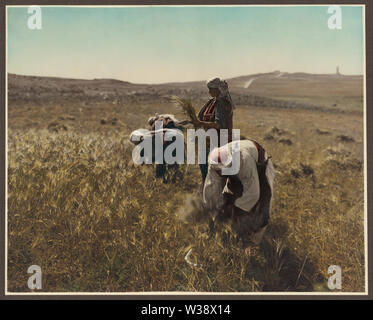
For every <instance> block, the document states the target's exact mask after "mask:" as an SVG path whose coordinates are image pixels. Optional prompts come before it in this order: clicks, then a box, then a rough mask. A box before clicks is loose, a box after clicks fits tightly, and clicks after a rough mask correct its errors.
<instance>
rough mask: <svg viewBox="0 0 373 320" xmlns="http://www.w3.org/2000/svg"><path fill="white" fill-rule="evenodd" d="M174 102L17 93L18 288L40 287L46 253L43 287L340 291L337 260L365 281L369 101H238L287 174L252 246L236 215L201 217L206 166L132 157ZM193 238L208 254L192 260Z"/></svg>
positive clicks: (345, 279)
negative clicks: (36, 274) (169, 169)
mask: <svg viewBox="0 0 373 320" xmlns="http://www.w3.org/2000/svg"><path fill="white" fill-rule="evenodd" d="M171 108H172V107H171V106H170V105H154V104H151V103H149V104H146V103H145V104H141V105H140V104H136V103H133V104H128V105H115V106H113V105H109V104H106V103H105V102H102V103H101V104H97V105H95V106H90V105H88V106H82V105H78V104H76V105H74V104H71V105H69V106H66V105H65V106H62V105H61V104H58V103H55V104H49V105H43V106H40V105H37V104H22V103H13V104H11V105H10V106H9V110H8V117H9V123H8V125H9V129H8V213H7V219H8V270H7V272H8V283H7V284H8V290H9V291H11V292H28V291H29V289H28V288H27V279H28V277H29V276H30V275H29V274H27V268H28V267H29V266H30V265H34V264H36V265H39V266H40V267H41V269H42V272H43V287H42V290H41V291H43V292H145V291H146V292H149V291H183V292H201V291H203V292H262V291H328V290H329V289H328V287H327V278H328V276H329V275H328V273H327V270H328V267H329V266H330V265H339V266H341V268H342V286H343V288H342V291H349V292H350V291H364V283H365V274H364V252H365V251H364V250H365V248H364V210H363V209H364V184H363V181H364V165H363V160H362V159H363V118H362V114H355V113H353V114H349V113H325V112H319V111H311V110H295V109H294V110H289V109H276V108H271V107H268V108H260V107H254V106H247V105H238V107H237V109H236V110H235V113H234V124H235V128H239V129H241V133H242V134H243V135H245V136H247V137H249V138H253V139H255V140H257V141H259V142H260V143H262V144H263V146H264V147H265V148H266V150H267V151H268V152H269V153H270V154H271V155H272V157H273V162H274V164H275V168H276V173H277V176H276V181H275V194H274V203H273V210H272V213H271V221H270V227H269V229H268V231H267V233H266V236H265V239H264V240H263V242H262V244H261V246H260V250H259V252H258V255H257V256H253V257H247V256H245V255H244V254H243V251H242V249H241V248H240V247H239V246H237V244H236V242H235V237H234V234H232V232H231V231H230V228H229V226H224V225H221V226H219V228H218V232H217V233H216V234H215V235H214V236H210V234H209V232H208V224H207V221H206V219H203V217H202V219H201V218H200V217H201V215H203V213H201V212H199V211H201V209H200V203H199V195H200V190H201V177H200V172H199V168H198V165H188V166H187V165H185V166H181V167H180V169H179V171H180V172H179V175H178V178H177V179H176V182H175V183H168V184H164V183H162V181H161V180H157V179H156V178H155V174H154V167H153V166H152V165H144V166H136V165H134V164H133V163H132V160H131V153H132V145H131V144H130V143H129V142H128V135H129V133H130V132H131V130H133V129H136V128H138V127H141V126H142V127H143V126H144V124H145V121H146V119H147V118H148V117H149V116H150V115H152V114H154V112H156V111H157V112H164V111H167V112H170V111H172V113H176V114H177V112H178V111H175V110H173V109H171ZM177 115H178V114H177ZM179 116H180V114H179ZM114 118H115V119H117V120H116V121H115V123H114V122H113V123H111V122H110V121H111V120H110V119H114ZM102 119H106V120H108V121H107V122H105V123H103V122H100V121H101V120H102ZM53 122H56V123H57V124H59V125H64V126H65V128H63V127H58V129H56V130H51V128H52V129H53V126H52V127H49V130H48V126H49V125H50V124H51V123H53ZM54 127H56V125H54ZM343 137H344V138H343ZM346 137H347V138H346ZM349 137H350V138H351V137H353V139H352V138H351V139H350V140H349V139H348V138H349ZM289 141H290V142H289ZM181 177H182V178H181ZM186 212H189V213H190V212H194V213H198V214H196V215H195V217H194V216H193V215H192V217H191V218H189V219H187V220H185V221H184V220H182V219H180V216H182V215H183V214H184V213H186ZM190 248H193V250H192V253H191V256H190V259H191V260H192V261H193V262H196V263H198V264H199V265H201V266H200V267H193V266H191V265H189V264H187V263H186V262H185V260H184V257H185V254H186V253H187V252H188V250H189V249H190Z"/></svg>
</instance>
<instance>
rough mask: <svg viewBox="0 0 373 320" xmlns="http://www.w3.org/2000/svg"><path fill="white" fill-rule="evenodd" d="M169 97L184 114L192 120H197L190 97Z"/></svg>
mask: <svg viewBox="0 0 373 320" xmlns="http://www.w3.org/2000/svg"><path fill="white" fill-rule="evenodd" d="M170 99H171V101H172V102H173V103H174V105H175V106H176V107H178V108H181V110H182V111H183V112H184V114H185V115H186V116H187V117H189V118H190V120H191V121H192V122H193V121H196V120H197V115H196V110H195V109H194V107H193V105H192V100H191V99H190V97H187V98H180V97H178V96H171V97H170Z"/></svg>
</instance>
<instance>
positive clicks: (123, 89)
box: [8, 71, 364, 112]
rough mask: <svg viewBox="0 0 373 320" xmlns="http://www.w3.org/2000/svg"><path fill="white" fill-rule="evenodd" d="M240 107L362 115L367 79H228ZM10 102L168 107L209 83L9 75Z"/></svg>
mask: <svg viewBox="0 0 373 320" xmlns="http://www.w3.org/2000/svg"><path fill="white" fill-rule="evenodd" d="M227 82H228V84H229V87H230V92H231V95H232V98H233V100H234V101H235V103H236V105H238V106H247V105H251V106H258V107H266V106H268V107H278V108H303V109H312V110H323V111H332V112H335V111H338V112H341V111H342V112H362V110H363V88H364V86H363V76H345V75H336V74H329V75H328V74H307V73H301V72H298V73H287V72H280V71H274V72H269V73H259V74H253V75H244V76H239V77H234V78H231V79H227ZM8 89H9V90H8V98H9V102H10V106H11V105H12V102H14V101H19V100H22V101H24V102H26V103H50V102H58V101H59V102H61V103H62V104H64V103H71V102H78V103H80V104H82V105H85V104H92V103H93V104H95V103H98V102H100V101H101V102H103V101H109V102H111V103H113V104H128V103H148V102H150V103H155V102H156V103H165V102H166V101H167V99H165V97H166V96H170V95H190V96H191V97H192V99H193V100H195V101H196V102H197V103H202V102H203V101H206V99H208V98H209V95H208V90H207V88H206V82H205V81H192V82H176V83H163V84H136V83H131V82H128V81H121V80H116V79H93V80H84V79H68V78H57V77H38V76H24V75H16V74H8Z"/></svg>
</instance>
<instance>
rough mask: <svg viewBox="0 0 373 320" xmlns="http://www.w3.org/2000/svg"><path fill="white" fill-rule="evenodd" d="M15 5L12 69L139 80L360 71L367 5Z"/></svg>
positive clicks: (11, 34)
mask: <svg viewBox="0 0 373 320" xmlns="http://www.w3.org/2000/svg"><path fill="white" fill-rule="evenodd" d="M341 7H342V29H341V30H330V29H329V28H328V18H329V17H330V15H329V14H328V7H326V6H286V7H266V6H262V7H253V6H244V7H242V6H240V7H218V6H213V7H159V6H158V7H154V6H153V7H149V6H148V7H132V8H130V7H111V8H110V7H106V8H103V7H96V8H94V7H90V8H89V7H75V8H74V7H42V30H29V29H28V27H27V19H28V13H27V7H9V8H8V15H7V21H8V72H11V73H17V74H27V75H42V76H58V77H70V78H85V79H92V78H115V79H120V80H127V81H131V82H138V83H139V82H140V83H161V82H170V81H192V80H206V79H209V78H212V77H215V76H220V77H223V78H229V77H234V76H239V75H246V74H252V73H258V72H270V71H274V70H280V71H285V72H298V71H302V72H310V73H334V72H335V68H336V66H337V65H339V66H340V70H341V72H342V73H345V74H362V73H363V62H364V47H363V45H364V44H363V42H364V34H363V23H362V13H363V7H357V6H355V7H352V6H341Z"/></svg>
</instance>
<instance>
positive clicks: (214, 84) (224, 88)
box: [207, 78, 235, 109]
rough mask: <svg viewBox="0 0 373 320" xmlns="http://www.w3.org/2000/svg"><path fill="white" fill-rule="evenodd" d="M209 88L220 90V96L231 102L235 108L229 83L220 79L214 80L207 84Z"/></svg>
mask: <svg viewBox="0 0 373 320" xmlns="http://www.w3.org/2000/svg"><path fill="white" fill-rule="evenodd" d="M207 87H208V88H212V89H219V92H220V96H221V97H226V99H227V100H228V101H229V102H230V104H231V106H232V108H233V109H234V108H235V105H234V103H233V101H232V97H231V94H230V93H229V89H228V83H227V81H225V80H221V79H220V78H214V79H212V80H210V81H208V82H207Z"/></svg>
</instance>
